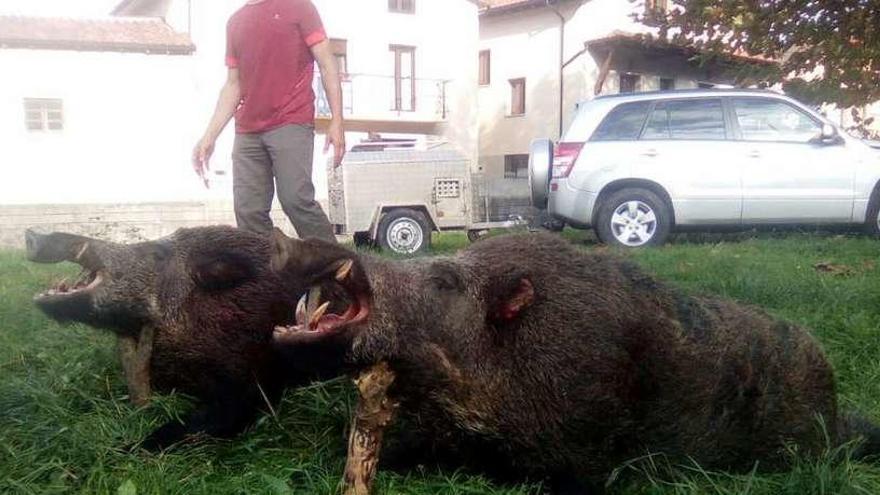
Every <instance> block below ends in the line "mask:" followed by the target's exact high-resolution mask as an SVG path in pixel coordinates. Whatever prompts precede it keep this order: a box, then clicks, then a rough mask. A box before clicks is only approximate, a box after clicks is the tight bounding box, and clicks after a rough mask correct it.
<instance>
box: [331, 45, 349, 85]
mask: <svg viewBox="0 0 880 495" xmlns="http://www.w3.org/2000/svg"><path fill="white" fill-rule="evenodd" d="M330 50H331V51H332V52H333V58H335V59H336V69H337V70H339V77H341V78H342V79H348V41H346V40H338V39H331V40H330Z"/></svg>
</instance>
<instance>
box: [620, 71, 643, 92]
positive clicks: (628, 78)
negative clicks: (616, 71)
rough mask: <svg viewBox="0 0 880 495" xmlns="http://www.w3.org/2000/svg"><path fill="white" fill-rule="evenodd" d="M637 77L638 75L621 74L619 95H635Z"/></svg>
mask: <svg viewBox="0 0 880 495" xmlns="http://www.w3.org/2000/svg"><path fill="white" fill-rule="evenodd" d="M639 79H641V78H640V77H639V75H638V74H621V75H620V86H619V87H620V92H621V93H635V92H636V88H638V86H639Z"/></svg>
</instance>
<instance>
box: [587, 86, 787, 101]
mask: <svg viewBox="0 0 880 495" xmlns="http://www.w3.org/2000/svg"><path fill="white" fill-rule="evenodd" d="M716 93H734V94H735V93H749V94H754V93H765V94H768V95H779V94H781V93H779V92H777V91H773V90H771V89H749V88H691V89H666V90H658V91H639V92H635V93H615V94H605V95H599V96H597V97H595V98H593V100H610V99H614V98H638V97H642V96H644V97H646V98H650V97H652V96H659V95H681V94H685V95H686V94H716Z"/></svg>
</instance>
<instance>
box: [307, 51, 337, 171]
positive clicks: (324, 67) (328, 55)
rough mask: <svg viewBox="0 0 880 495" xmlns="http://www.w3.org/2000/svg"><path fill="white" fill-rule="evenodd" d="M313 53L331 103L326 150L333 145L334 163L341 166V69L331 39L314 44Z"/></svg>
mask: <svg viewBox="0 0 880 495" xmlns="http://www.w3.org/2000/svg"><path fill="white" fill-rule="evenodd" d="M311 50H312V55H313V56H314V57H315V60H316V61H317V62H318V68H319V69H320V71H321V82H322V83H323V84H324V92H325V93H326V94H327V101H328V102H329V103H330V115H331V117H330V126H329V127H328V128H327V141H326V142H325V143H324V152H325V153H326V152H327V150H328V149H330V145H331V144H332V145H333V151H334V154H333V163H334V164H335V165H336V166H339V165H340V164H341V163H342V157H343V156H345V130H344V129H343V120H342V84H341V83H340V81H339V69H338V67H337V65H336V59H335V58H334V57H333V51H332V50H331V49H330V41H328V40H326V39H325V40H324V41H321V42H320V43H317V44H315V45H313V46H312V48H311Z"/></svg>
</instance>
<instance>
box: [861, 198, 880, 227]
mask: <svg viewBox="0 0 880 495" xmlns="http://www.w3.org/2000/svg"><path fill="white" fill-rule="evenodd" d="M865 232H867V233H868V235H870V236H872V237H880V187H875V188H874V193H873V194H871V200H870V201H868V211H867V214H866V215H865Z"/></svg>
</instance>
